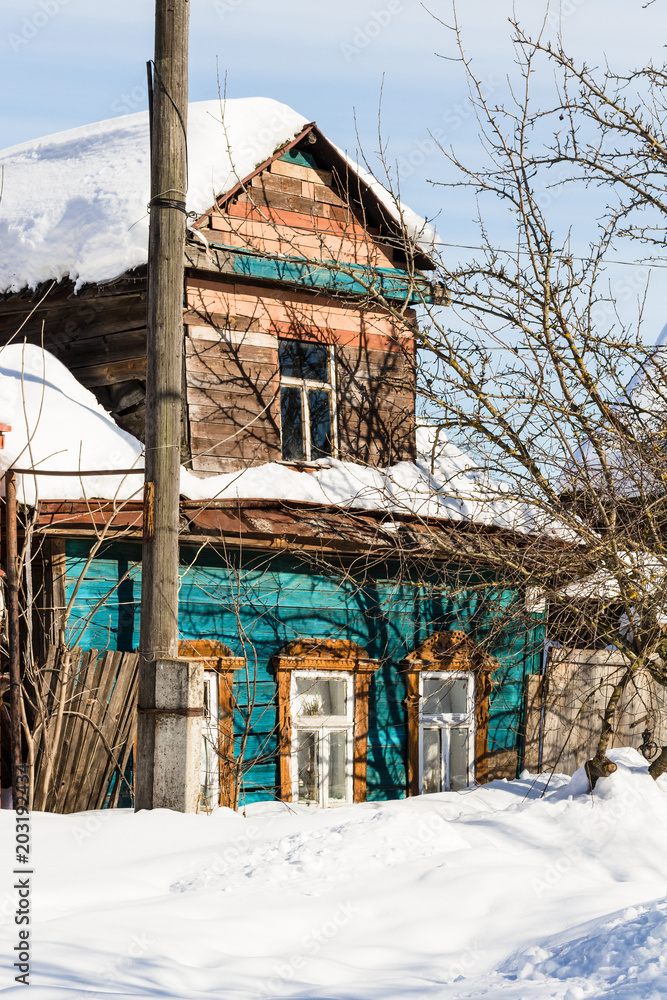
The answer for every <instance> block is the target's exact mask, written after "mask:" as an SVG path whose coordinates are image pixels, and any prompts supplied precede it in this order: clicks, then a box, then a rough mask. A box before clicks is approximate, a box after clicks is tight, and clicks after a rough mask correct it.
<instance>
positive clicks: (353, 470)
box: [0, 344, 562, 535]
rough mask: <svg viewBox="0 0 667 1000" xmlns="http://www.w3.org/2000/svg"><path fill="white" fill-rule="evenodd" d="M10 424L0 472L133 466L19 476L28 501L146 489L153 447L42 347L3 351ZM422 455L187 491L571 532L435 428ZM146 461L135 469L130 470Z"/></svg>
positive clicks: (193, 495)
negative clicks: (436, 434) (522, 500)
mask: <svg viewBox="0 0 667 1000" xmlns="http://www.w3.org/2000/svg"><path fill="white" fill-rule="evenodd" d="M0 423H4V424H9V425H10V426H11V428H12V430H11V432H10V433H8V434H7V435H6V438H5V448H4V450H3V451H0V471H2V472H4V471H5V470H6V469H8V468H16V469H31V470H40V471H44V470H51V471H53V472H63V471H71V472H76V473H78V472H86V473H89V472H95V471H99V470H116V469H117V470H124V471H123V472H121V471H119V474H118V475H117V476H116V475H112V476H108V475H107V476H89V475H86V476H78V475H67V476H65V475H49V476H35V475H22V474H21V475H18V476H17V490H18V496H19V499H20V500H21V501H23V502H24V503H27V504H31V505H34V504H35V502H36V501H37V500H38V499H61V500H83V499H86V498H91V497H104V498H107V499H114V498H115V499H118V500H119V501H121V500H127V499H131V498H139V497H140V495H141V490H142V487H143V471H142V470H143V445H142V444H141V442H140V441H139V440H138V439H137V438H135V437H133V436H132V435H131V434H128V433H127V432H126V431H124V430H121V428H120V427H118V425H117V424H116V423H115V422H114V420H113V417H112V416H111V415H110V414H109V413H107V412H106V410H104V408H103V407H102V406H101V405H100V404H99V403H98V402H97V400H96V398H95V396H94V395H93V394H92V392H90V391H89V390H88V389H86V388H84V386H82V385H81V384H80V383H79V382H77V380H76V379H75V377H74V376H73V375H72V373H71V372H70V371H69V370H68V369H67V368H66V367H65V366H64V365H63V364H62V363H61V362H60V361H58V360H57V359H56V358H55V357H53V355H51V354H49V353H48V352H47V351H44V350H42V349H41V348H39V347H36V346H33V345H30V344H25V345H21V344H18V345H10V346H8V347H4V348H2V349H1V350H0ZM418 445H419V452H420V454H419V456H418V459H417V462H416V463H413V462H399V463H398V464H397V465H394V466H392V467H390V468H388V469H374V468H370V467H368V466H364V465H359V464H355V463H352V462H339V461H334V460H330V459H323V460H322V461H321V462H320V467H319V468H316V469H314V470H313V471H310V472H297V471H296V470H294V469H290V468H288V467H287V466H285V465H282V464H280V463H277V462H274V463H269V464H266V465H260V466H256V467H253V468H248V469H246V470H243V471H241V472H230V473H225V474H223V475H218V476H210V477H208V478H206V479H200V478H197V477H196V476H194V475H193V474H192V473H191V472H188V471H187V470H186V469H182V470H181V494H182V495H183V496H184V497H186V498H187V499H190V500H209V499H227V498H229V499H231V498H237V497H238V498H242V499H260V498H261V499H268V500H293V501H311V502H315V503H318V504H328V505H336V506H344V507H350V508H360V509H365V510H384V511H387V512H393V513H404V514H416V515H417V516H420V517H440V518H446V519H448V520H451V521H457V522H466V521H472V522H474V523H476V524H483V525H489V526H494V527H498V528H505V529H508V530H514V531H522V532H526V533H538V532H546V533H549V534H554V533H557V534H561V535H562V531H561V532H558V531H557V529H555V528H554V527H553V526H551V527H549V526H548V525H546V524H545V523H544V521H543V519H542V518H541V517H540V516H539V515H538V514H536V513H535V512H534V511H531V510H530V508H528V507H527V506H525V505H523V504H519V503H517V502H516V500H514V499H513V498H511V497H510V496H507V497H506V498H504V497H503V489H502V486H501V485H498V484H495V483H493V482H491V481H490V480H489V478H488V477H487V476H486V474H485V473H483V472H482V471H481V470H479V469H475V468H474V465H473V463H472V462H471V460H470V459H468V458H467V457H466V456H465V455H464V454H463V453H462V452H461V451H459V449H458V448H456V447H455V446H454V445H453V444H451V443H449V442H447V441H446V440H444V439H440V440H438V441H434V438H433V434H432V431H431V430H430V429H429V428H422V429H421V430H420V432H419V435H418ZM132 469H137V470H138V471H137V472H136V473H135V472H129V473H128V472H127V470H132Z"/></svg>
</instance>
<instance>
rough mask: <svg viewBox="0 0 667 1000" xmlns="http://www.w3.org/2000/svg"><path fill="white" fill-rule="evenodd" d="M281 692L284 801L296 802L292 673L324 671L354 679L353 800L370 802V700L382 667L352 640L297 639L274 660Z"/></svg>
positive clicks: (279, 748) (279, 734) (279, 740)
mask: <svg viewBox="0 0 667 1000" xmlns="http://www.w3.org/2000/svg"><path fill="white" fill-rule="evenodd" d="M271 663H272V666H273V669H274V671H275V676H276V683H277V689H278V760H279V782H280V797H281V799H283V801H285V802H291V801H292V712H291V698H292V671H294V670H322V671H336V670H340V671H341V672H343V671H344V672H345V673H350V674H352V675H353V677H354V736H353V742H354V758H353V764H352V767H353V799H354V801H355V802H365V801H366V753H367V749H368V700H369V693H370V684H371V678H372V676H373V674H374V673H375V671H376V670H377V669H378V668H379V667H380V661H379V660H373V659H371V658H370V657H369V656H368V653H367V652H366V650H365V649H362V647H361V646H359V645H357V643H355V642H352V641H351V640H349V639H312V638H303V639H295V640H293V641H292V642H288V643H287V645H286V646H284V647H283V649H282V650H281V651H280V653H278V654H277V655H276V656H274V657H273V659H272V661H271Z"/></svg>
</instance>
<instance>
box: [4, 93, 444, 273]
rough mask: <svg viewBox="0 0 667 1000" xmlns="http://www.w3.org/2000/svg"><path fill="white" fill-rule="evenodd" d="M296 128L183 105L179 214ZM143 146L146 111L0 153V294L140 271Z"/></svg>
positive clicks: (200, 209) (229, 183)
mask: <svg viewBox="0 0 667 1000" xmlns="http://www.w3.org/2000/svg"><path fill="white" fill-rule="evenodd" d="M306 124H308V122H307V119H306V118H304V117H303V116H302V115H300V114H298V113H297V112H296V111H293V110H292V109H291V108H289V107H287V105H285V104H280V103H279V102H278V101H274V100H271V99H269V98H263V97H248V98H243V99H237V100H227V101H220V100H215V101H200V102H198V103H194V104H190V106H189V111H188V168H189V185H188V196H187V207H188V210H189V211H194V212H197V213H198V214H203V213H204V212H206V210H207V209H209V208H210V207H211V205H212V204H213V203H214V202H215V200H216V198H217V197H219V196H220V195H221V194H224V193H225V192H226V191H228V190H230V189H231V188H232V187H233V186H234V185H235V184H237V183H238V182H239V181H240V180H242V179H243V178H244V177H247V176H248V174H250V173H252V171H253V170H255V168H256V167H257V166H259V165H260V164H261V163H263V162H264V161H265V160H267V159H268V158H269V157H270V156H272V155H273V153H274V152H275V151H276V149H278V148H279V147H280V146H283V145H285V143H287V142H289V141H290V140H291V139H293V138H294V137H295V136H296V135H298V134H299V132H301V131H302V129H303V128H304V126H305V125H306ZM148 139H149V136H148V112H147V111H142V112H139V113H138V114H134V115H126V116H123V117H121V118H111V119H109V120H108V121H102V122H96V123H95V124H93V125H86V126H83V127H81V128H76V129H71V130H70V131H67V132H59V133H57V134H56V135H50V136H46V137H44V138H42V139H36V140H33V141H31V142H25V143H22V144H21V145H19V146H13V147H11V148H10V149H5V150H3V151H0V165H1V166H2V167H3V168H4V190H3V194H2V201H1V202H0V243H1V245H2V248H3V252H2V254H0V292H7V291H19V290H20V289H22V288H25V287H26V286H27V287H30V288H35V287H36V286H37V285H39V284H40V283H41V282H43V281H49V280H52V279H56V280H60V279H71V280H73V281H74V282H75V284H76V287H77V288H80V287H81V286H82V285H84V284H86V283H88V282H104V281H110V280H112V279H114V278H117V277H118V276H119V275H120V274H123V273H124V272H125V271H127V270H129V269H131V268H134V267H138V266H140V265H142V264H145V263H146V259H147V247H148V213H147V208H146V206H147V204H148V201H149V198H150V169H149V141H148ZM342 155H344V156H345V154H344V153H343V154H342ZM348 160H349V158H348ZM349 162H350V163H351V164H352V166H353V168H354V169H355V170H357V171H358V173H359V175H360V176H362V177H363V179H364V180H365V181H366V182H367V183H368V184H370V185H371V186H372V188H373V190H374V191H375V193H376V195H377V196H378V197H379V198H381V199H382V201H383V203H384V204H385V205H386V206H387V207H388V208H389V210H390V211H391V213H392V214H393V215H394V217H396V218H398V217H399V216H402V218H403V220H404V221H405V224H406V226H407V227H408V230H409V231H410V233H411V234H412V235H413V236H414V237H415V239H417V240H418V242H419V243H420V245H421V246H422V249H425V250H426V249H427V248H428V247H431V248H432V246H433V240H434V237H435V234H434V232H433V230H432V229H431V228H430V227H429V226H428V225H427V224H426V223H424V221H423V220H422V219H420V217H419V216H418V215H416V214H415V213H414V212H412V211H411V210H410V209H408V208H406V207H405V206H403V205H400V204H398V203H397V201H396V200H395V199H393V197H392V196H391V195H390V194H389V192H388V191H386V190H385V189H384V188H383V187H382V186H381V185H380V184H379V183H378V182H377V181H375V180H374V179H373V178H372V177H371V176H370V175H369V174H367V173H366V171H364V170H362V169H361V168H359V166H358V164H355V163H354V162H353V161H352V160H349Z"/></svg>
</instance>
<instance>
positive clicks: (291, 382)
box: [278, 339, 335, 462]
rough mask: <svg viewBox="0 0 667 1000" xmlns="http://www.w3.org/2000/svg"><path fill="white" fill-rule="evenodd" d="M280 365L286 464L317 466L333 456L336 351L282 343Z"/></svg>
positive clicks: (322, 346) (297, 342)
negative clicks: (334, 352) (319, 461)
mask: <svg viewBox="0 0 667 1000" xmlns="http://www.w3.org/2000/svg"><path fill="white" fill-rule="evenodd" d="M278 361H279V365H280V419H281V428H282V457H283V460H284V461H286V462H314V461H316V460H317V459H318V458H326V457H327V456H329V455H333V453H334V433H335V430H334V385H333V372H334V358H333V348H332V347H331V346H329V345H328V344H313V343H310V342H308V341H302V340H287V339H285V340H283V339H281V340H279V341H278Z"/></svg>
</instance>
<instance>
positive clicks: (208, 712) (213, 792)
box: [201, 671, 219, 809]
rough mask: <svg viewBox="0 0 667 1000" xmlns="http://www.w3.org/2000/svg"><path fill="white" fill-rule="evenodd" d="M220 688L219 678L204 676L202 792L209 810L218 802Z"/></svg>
mask: <svg viewBox="0 0 667 1000" xmlns="http://www.w3.org/2000/svg"><path fill="white" fill-rule="evenodd" d="M217 692H218V688H217V677H213V678H212V677H211V676H210V672H209V671H207V672H206V674H205V676H204V718H203V720H202V750H201V792H202V793H203V795H204V797H205V799H206V803H207V806H208V808H209V809H212V808H213V807H214V806H215V805H216V804H217V801H218V793H219V780H218V774H219V760H218V743H219V733H218V694H217Z"/></svg>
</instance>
